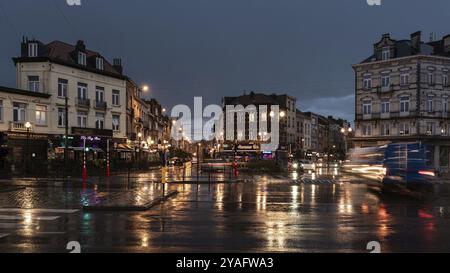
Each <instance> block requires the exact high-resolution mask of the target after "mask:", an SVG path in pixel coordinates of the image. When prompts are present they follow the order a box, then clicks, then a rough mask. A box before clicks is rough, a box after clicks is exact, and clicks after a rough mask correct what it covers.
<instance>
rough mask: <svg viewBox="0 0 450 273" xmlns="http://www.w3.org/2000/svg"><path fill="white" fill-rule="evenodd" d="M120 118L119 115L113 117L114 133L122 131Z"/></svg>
mask: <svg viewBox="0 0 450 273" xmlns="http://www.w3.org/2000/svg"><path fill="white" fill-rule="evenodd" d="M119 125H120V116H119V115H113V116H112V129H113V130H114V131H119V129H120V126H119Z"/></svg>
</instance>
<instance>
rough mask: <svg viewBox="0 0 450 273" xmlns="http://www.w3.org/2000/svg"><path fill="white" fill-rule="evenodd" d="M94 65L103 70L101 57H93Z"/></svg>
mask: <svg viewBox="0 0 450 273" xmlns="http://www.w3.org/2000/svg"><path fill="white" fill-rule="evenodd" d="M95 67H96V68H97V69H98V70H103V58H99V57H97V58H95Z"/></svg>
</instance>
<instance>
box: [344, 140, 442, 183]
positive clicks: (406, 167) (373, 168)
mask: <svg viewBox="0 0 450 273" xmlns="http://www.w3.org/2000/svg"><path fill="white" fill-rule="evenodd" d="M431 155H432V153H431V149H430V147H429V146H428V145H426V144H423V143H421V142H411V143H392V144H388V145H384V146H379V147H369V148H359V149H353V150H352V151H351V152H350V154H349V156H350V157H349V162H347V164H346V165H345V166H344V170H345V171H346V172H348V173H352V174H354V175H357V176H359V177H362V178H364V179H365V180H364V181H366V183H367V184H369V185H370V186H376V187H379V188H382V189H392V188H400V189H417V188H424V187H428V186H430V185H432V184H433V181H435V178H436V176H437V172H436V170H434V169H433V167H432V160H431V159H432V156H431Z"/></svg>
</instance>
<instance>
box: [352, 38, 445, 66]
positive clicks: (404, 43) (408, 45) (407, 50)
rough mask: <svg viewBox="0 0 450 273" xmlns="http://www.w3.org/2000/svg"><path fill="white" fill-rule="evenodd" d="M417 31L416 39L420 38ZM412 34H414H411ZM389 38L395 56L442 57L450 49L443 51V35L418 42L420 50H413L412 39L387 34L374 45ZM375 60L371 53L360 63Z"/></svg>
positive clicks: (374, 55) (374, 54)
mask: <svg viewBox="0 0 450 273" xmlns="http://www.w3.org/2000/svg"><path fill="white" fill-rule="evenodd" d="M417 33H418V35H419V36H418V39H419V40H420V32H417ZM413 35H414V34H413ZM385 38H386V39H389V40H390V41H391V42H392V43H393V44H394V46H395V58H403V57H409V56H415V55H421V56H424V55H425V56H442V57H450V51H447V52H446V51H445V48H444V39H445V38H446V37H444V38H443V39H442V40H438V41H432V42H428V43H424V42H420V43H419V45H420V51H418V50H415V49H414V47H413V42H412V40H407V39H403V40H394V39H391V38H390V37H389V34H385V35H383V38H382V40H381V41H380V42H378V43H376V44H375V47H377V44H379V43H381V42H382V41H383V39H385ZM374 61H377V60H376V53H373V54H372V55H370V56H369V57H368V58H366V59H365V60H363V61H362V62H361V64H364V63H371V62H374Z"/></svg>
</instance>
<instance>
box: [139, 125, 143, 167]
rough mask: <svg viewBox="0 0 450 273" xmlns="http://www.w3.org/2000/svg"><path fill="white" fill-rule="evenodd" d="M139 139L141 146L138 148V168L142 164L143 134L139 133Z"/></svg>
mask: <svg viewBox="0 0 450 273" xmlns="http://www.w3.org/2000/svg"><path fill="white" fill-rule="evenodd" d="M138 138H139V146H138V166H139V164H140V163H141V145H142V140H141V139H142V133H141V132H139V133H138Z"/></svg>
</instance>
